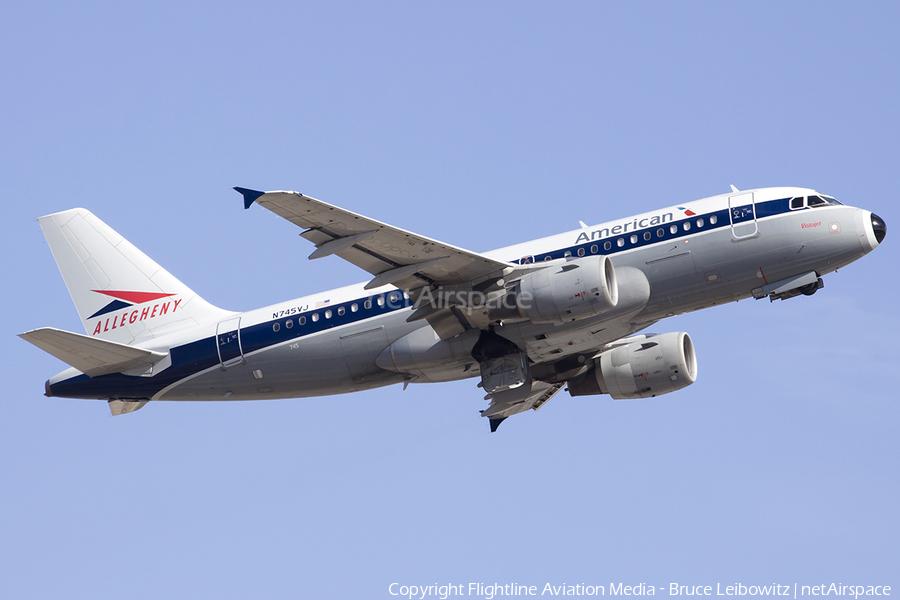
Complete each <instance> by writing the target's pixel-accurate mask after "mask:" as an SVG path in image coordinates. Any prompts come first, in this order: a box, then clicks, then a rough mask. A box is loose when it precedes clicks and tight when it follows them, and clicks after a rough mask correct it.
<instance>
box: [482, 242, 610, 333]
mask: <svg viewBox="0 0 900 600" xmlns="http://www.w3.org/2000/svg"><path fill="white" fill-rule="evenodd" d="M618 301H619V288H618V285H617V283H616V272H615V269H613V265H612V262H611V261H610V260H609V258H607V257H606V256H588V257H585V258H577V259H573V260H570V261H567V262H566V263H564V264H562V265H554V266H551V267H547V268H545V269H540V270H538V271H536V272H534V273H532V274H530V275H528V276H526V277H523V278H522V279H519V280H518V281H516V282H514V283H513V285H512V286H511V287H509V288H507V293H506V295H505V296H503V297H501V298H500V299H499V300H498V301H497V302H495V303H493V306H489V307H488V317H489V318H490V319H491V320H506V321H510V320H527V321H531V322H532V323H557V324H561V323H568V322H570V321H577V320H579V319H584V318H587V317H593V316H597V315H599V314H601V313H604V312H606V311H608V310H610V309H611V308H614V307H615V306H616V304H617V303H618Z"/></svg>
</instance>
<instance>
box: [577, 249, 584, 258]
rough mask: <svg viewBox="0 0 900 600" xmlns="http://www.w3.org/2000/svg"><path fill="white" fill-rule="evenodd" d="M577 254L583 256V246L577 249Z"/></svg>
mask: <svg viewBox="0 0 900 600" xmlns="http://www.w3.org/2000/svg"><path fill="white" fill-rule="evenodd" d="M578 256H584V248H579V249H578Z"/></svg>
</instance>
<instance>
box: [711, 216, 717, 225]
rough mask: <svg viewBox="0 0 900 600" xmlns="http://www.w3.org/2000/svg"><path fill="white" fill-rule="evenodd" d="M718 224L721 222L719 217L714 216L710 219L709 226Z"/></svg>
mask: <svg viewBox="0 0 900 600" xmlns="http://www.w3.org/2000/svg"><path fill="white" fill-rule="evenodd" d="M718 222H719V217H717V216H716V215H712V216H711V217H710V218H709V224H710V225H715V224H716V223H718Z"/></svg>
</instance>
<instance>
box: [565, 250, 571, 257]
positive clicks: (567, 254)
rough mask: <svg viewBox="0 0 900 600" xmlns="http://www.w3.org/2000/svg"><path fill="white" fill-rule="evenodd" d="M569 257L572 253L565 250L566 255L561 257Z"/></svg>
mask: <svg viewBox="0 0 900 600" xmlns="http://www.w3.org/2000/svg"><path fill="white" fill-rule="evenodd" d="M570 256H572V252H571V251H570V250H566V253H565V254H563V257H565V258H569V257H570Z"/></svg>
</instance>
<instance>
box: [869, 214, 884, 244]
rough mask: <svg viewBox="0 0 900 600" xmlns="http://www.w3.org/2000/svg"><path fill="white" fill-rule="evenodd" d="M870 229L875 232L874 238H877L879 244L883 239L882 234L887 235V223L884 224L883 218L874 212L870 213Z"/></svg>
mask: <svg viewBox="0 0 900 600" xmlns="http://www.w3.org/2000/svg"><path fill="white" fill-rule="evenodd" d="M872 231H874V232H875V239H876V240H878V243H879V244H880V243H881V242H882V240H884V236H886V235H887V225H885V223H884V219H882V218H881V217H879V216H878V215H876V214H875V213H872Z"/></svg>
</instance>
